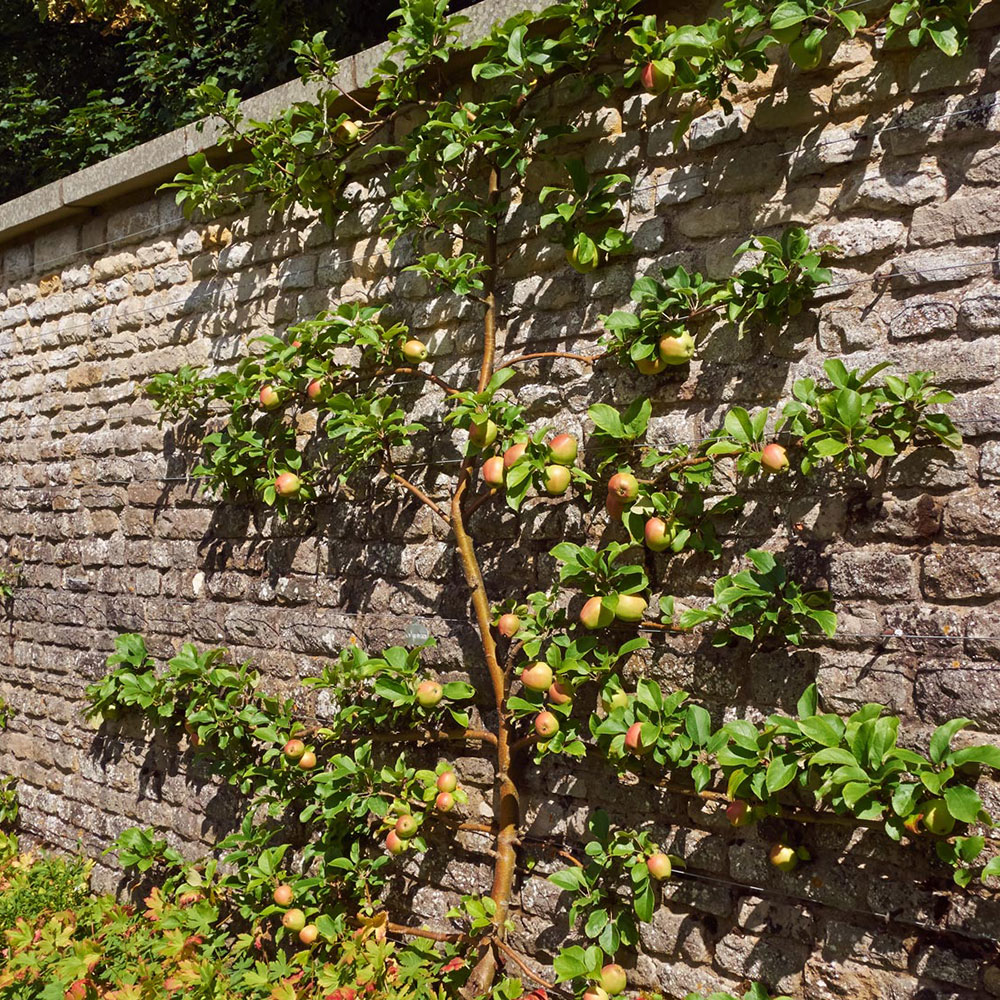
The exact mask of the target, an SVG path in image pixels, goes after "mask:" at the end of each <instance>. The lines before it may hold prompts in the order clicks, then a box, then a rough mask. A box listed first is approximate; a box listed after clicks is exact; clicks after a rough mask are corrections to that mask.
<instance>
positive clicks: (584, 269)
mask: <svg viewBox="0 0 1000 1000" xmlns="http://www.w3.org/2000/svg"><path fill="white" fill-rule="evenodd" d="M599 258H600V254H595V255H594V256H593V257H588V258H586V259H584V258H582V257H581V256H580V248H579V247H578V246H572V247H570V248H569V250H567V251H566V260H567V261H568V262H569V266H570V267H572V268H573V270H574V271H579V272H580V274H589V273H590V272H591V271H594V270H596V269H597V265H598V264H599V263H600V259H599Z"/></svg>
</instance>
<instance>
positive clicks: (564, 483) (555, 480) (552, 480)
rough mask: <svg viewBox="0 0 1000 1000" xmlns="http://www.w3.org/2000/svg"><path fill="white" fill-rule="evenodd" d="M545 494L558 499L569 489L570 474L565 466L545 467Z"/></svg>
mask: <svg viewBox="0 0 1000 1000" xmlns="http://www.w3.org/2000/svg"><path fill="white" fill-rule="evenodd" d="M544 474H545V492H546V493H548V494H549V496H553V497H558V496H562V494H563V493H565V492H566V490H567V489H569V480H570V474H569V469H567V468H566V466H565V465H546V466H545V473H544Z"/></svg>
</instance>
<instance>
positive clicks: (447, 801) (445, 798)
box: [434, 792, 455, 813]
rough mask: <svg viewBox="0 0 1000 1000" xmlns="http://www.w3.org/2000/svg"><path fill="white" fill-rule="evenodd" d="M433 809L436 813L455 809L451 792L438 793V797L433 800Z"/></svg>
mask: <svg viewBox="0 0 1000 1000" xmlns="http://www.w3.org/2000/svg"><path fill="white" fill-rule="evenodd" d="M434 808H435V809H437V810H438V812H443V813H446V812H451V810H452V809H454V808H455V797H454V796H453V795H452V794H451V792H438V796H437V798H436V799H435V800H434Z"/></svg>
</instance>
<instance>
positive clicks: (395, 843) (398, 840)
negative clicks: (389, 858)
mask: <svg viewBox="0 0 1000 1000" xmlns="http://www.w3.org/2000/svg"><path fill="white" fill-rule="evenodd" d="M385 849H386V850H387V851H388V852H389V853H390V854H402V853H403V851H405V850H406V841H405V840H403V838H402V837H400V836H399V835H398V834H397V833H396V831H395V830H390V831H389V833H388V835H387V836H386V838H385Z"/></svg>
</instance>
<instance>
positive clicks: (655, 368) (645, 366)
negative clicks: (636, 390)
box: [635, 351, 667, 375]
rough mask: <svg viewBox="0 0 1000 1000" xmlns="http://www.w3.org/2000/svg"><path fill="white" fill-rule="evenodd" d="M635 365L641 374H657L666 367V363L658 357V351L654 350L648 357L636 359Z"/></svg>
mask: <svg viewBox="0 0 1000 1000" xmlns="http://www.w3.org/2000/svg"><path fill="white" fill-rule="evenodd" d="M635 367H636V368H637V369H638V370H639V374H641V375H659V374H660V372H662V371H663V369H664V368H666V367H667V363H666V361H664V360H663V358H661V357H660V355H659V352H658V351H654V352H653V353H652V354H650V355H649V357H648V358H640V359H639V360H638V361H636V362H635Z"/></svg>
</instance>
